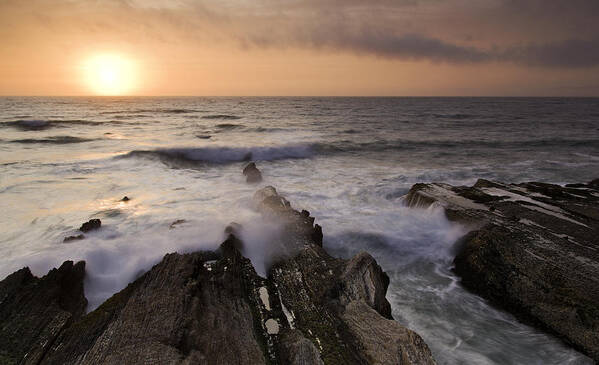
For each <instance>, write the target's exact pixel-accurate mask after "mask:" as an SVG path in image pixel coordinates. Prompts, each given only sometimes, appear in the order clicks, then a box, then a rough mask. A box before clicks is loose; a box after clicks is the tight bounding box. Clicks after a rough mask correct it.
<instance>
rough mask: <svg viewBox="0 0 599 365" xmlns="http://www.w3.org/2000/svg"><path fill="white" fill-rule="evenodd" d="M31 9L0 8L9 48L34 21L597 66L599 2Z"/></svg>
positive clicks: (426, 0)
mask: <svg viewBox="0 0 599 365" xmlns="http://www.w3.org/2000/svg"><path fill="white" fill-rule="evenodd" d="M30 1H31V3H29V2H28V3H29V6H30V7H31V9H30V10H27V12H23V13H14V11H13V12H11V9H12V10H14V9H18V8H24V7H26V6H25V5H24V4H25V2H20V1H16V0H5V1H4V2H3V1H1V0H0V24H2V23H4V24H5V25H4V28H5V29H3V26H2V25H0V34H1V33H2V31H3V30H4V31H5V33H7V34H6V36H5V37H4V38H5V39H14V41H15V42H17V41H18V42H21V41H20V40H18V39H17V38H16V36H11V33H8V32H10V29H16V25H15V22H16V20H14V19H22V17H23V16H28V15H27V14H36V18H35V20H34V21H37V22H39V23H43V26H44V27H48V28H49V29H48V31H47V32H46V33H47V34H48V37H49V35H51V34H53V35H55V34H61V31H62V33H64V34H76V35H78V34H83V33H86V32H87V33H89V34H92V33H93V34H94V35H95V36H96V37H98V38H102V39H105V40H106V41H109V40H110V38H111V37H114V34H118V38H119V40H127V39H129V40H130V42H131V43H136V42H139V40H140V39H142V40H147V39H154V40H158V41H160V42H173V43H175V42H182V40H185V41H186V42H189V41H191V42H190V43H191V44H193V43H195V44H197V45H198V47H202V46H205V45H208V44H209V43H213V44H219V45H220V44H225V43H227V42H229V43H230V42H237V43H238V44H241V45H242V46H244V47H260V48H263V47H271V48H273V47H276V48H291V47H293V48H312V49H320V50H322V51H323V52H327V51H335V52H337V51H342V52H350V53H357V54H364V55H374V56H378V57H385V58H393V59H406V60H428V61H432V62H446V63H456V64H472V63H484V62H504V63H505V62H508V63H514V64H519V65H525V66H528V67H550V68H585V67H595V66H599V21H597V19H599V0H570V1H562V0H477V1H466V0H445V1H441V0H372V1H367V2H365V1H363V0H286V1H280V0H254V1H251V2H248V1H245V0H243V1H242V0H227V1H218V0H178V1H174V0H171V1H166V0H164V1H161V0H103V1H102V2H98V1H96V0H30ZM32 4H33V5H32ZM109 8H112V10H110V11H109V10H107V9H109ZM7 24H8V25H7ZM67 27H68V28H67ZM26 28H27V29H26V32H31V31H32V29H34V27H33V26H31V25H29V24H28V25H27V27H26ZM109 29H112V32H109V31H108V30H109ZM23 33H24V32H17V31H15V34H16V35H19V34H23Z"/></svg>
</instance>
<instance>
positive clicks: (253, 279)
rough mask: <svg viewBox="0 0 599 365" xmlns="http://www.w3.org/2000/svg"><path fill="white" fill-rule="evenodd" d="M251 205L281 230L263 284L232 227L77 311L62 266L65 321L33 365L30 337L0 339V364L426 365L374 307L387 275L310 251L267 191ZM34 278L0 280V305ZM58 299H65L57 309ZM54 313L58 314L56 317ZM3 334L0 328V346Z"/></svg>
mask: <svg viewBox="0 0 599 365" xmlns="http://www.w3.org/2000/svg"><path fill="white" fill-rule="evenodd" d="M253 202H254V205H255V208H256V209H257V210H258V211H259V212H260V213H261V214H263V215H264V216H265V217H268V218H271V219H276V220H277V221H278V222H280V223H281V225H282V227H283V234H282V235H281V237H280V238H279V239H278V240H277V241H276V242H273V244H276V245H279V246H281V250H280V251H281V252H282V254H281V255H279V256H277V257H276V259H274V261H273V262H272V264H271V267H270V268H269V270H268V272H267V275H266V277H261V276H259V275H258V274H257V273H256V271H255V269H254V267H253V266H252V263H251V261H250V260H249V259H247V258H246V257H244V256H243V254H242V252H243V247H244V243H243V242H242V240H241V239H240V238H239V237H241V236H243V235H242V234H240V233H241V232H240V230H243V227H241V226H240V225H238V224H234V223H232V224H231V225H230V226H228V227H227V229H226V239H225V241H224V242H223V243H222V244H221V245H220V248H219V249H218V250H217V251H214V252H194V253H188V254H178V253H171V254H167V255H165V256H164V258H163V259H162V261H160V262H159V263H158V264H156V265H155V266H154V267H153V268H152V269H150V270H149V271H148V272H146V273H145V274H143V275H142V276H141V277H139V278H138V279H137V280H135V281H134V282H132V283H130V284H129V285H128V286H127V287H126V288H125V289H123V290H122V291H120V292H119V293H117V294H115V295H113V296H112V297H111V298H109V299H108V300H107V301H106V302H104V303H103V304H102V305H100V306H99V307H98V308H97V309H95V310H94V311H92V312H90V313H88V314H86V315H83V313H84V312H83V308H85V305H83V306H82V307H81V306H75V305H72V303H78V304H85V303H84V302H82V301H81V300H85V298H84V297H83V296H82V293H83V292H82V288H83V287H82V279H83V276H82V275H83V274H84V270H82V268H83V267H84V265H85V264H84V263H83V262H81V263H78V264H76V265H73V264H72V263H71V264H67V263H65V264H63V266H65V265H66V266H65V268H64V269H63V267H61V269H58V270H57V272H60V271H61V270H63V271H66V270H67V268H68V267H77V268H78V270H75V271H76V272H77V275H75V276H76V277H77V278H79V277H80V279H81V280H80V281H77V283H80V284H81V286H80V287H81V292H80V293H79V294H81V296H79V297H76V296H74V295H71V294H72V292H73V290H64V293H66V294H69V295H62V296H61V295H57V297H58V299H56V301H57V303H58V304H57V306H59V308H63V307H64V309H61V310H62V311H63V312H65V313H68V314H69V317H68V318H67V319H64V320H63V322H64V323H63V325H62V326H61V327H60V330H58V331H55V332H53V337H52V340H51V341H49V342H48V343H47V344H46V345H45V346H44V348H43V351H41V352H40V356H38V357H36V358H35V360H34V359H33V358H32V357H31V349H35V348H36V347H35V345H34V344H33V343H34V342H36V343H37V339H38V338H39V336H38V337H37V338H33V337H32V338H31V340H30V341H21V343H19V344H18V346H17V344H16V343H8V344H6V343H0V351H2V352H1V354H2V356H5V351H8V352H7V353H9V354H10V356H11V357H10V358H9V360H10V362H9V361H5V360H4V358H0V359H2V360H3V361H1V362H6V363H14V364H34V363H35V364H123V363H127V364H164V363H176V364H195V363H202V364H297V365H300V364H339V363H343V364H406V365H407V364H434V363H435V362H434V359H433V357H432V354H431V352H430V350H429V348H428V347H427V345H426V344H425V343H424V341H423V340H422V339H421V338H420V336H418V335H417V334H416V333H415V332H413V331H410V330H409V329H407V328H405V327H403V326H401V325H400V324H399V323H397V322H395V321H393V320H392V317H391V308H390V305H389V302H388V301H387V300H386V299H385V294H386V291H387V287H388V285H389V278H388V277H387V275H386V274H385V273H384V271H383V270H382V269H381V267H380V266H379V265H378V264H377V263H376V261H375V260H374V258H372V256H370V255H369V254H367V253H361V254H358V255H356V256H355V257H354V258H352V259H350V260H344V259H338V258H333V257H331V256H330V255H329V254H328V253H327V252H326V250H325V249H324V248H323V247H322V239H323V234H322V228H321V227H320V226H319V225H318V224H314V218H313V217H311V216H310V213H309V212H307V211H305V210H304V211H297V210H294V209H293V208H292V207H291V204H290V203H289V202H288V201H287V200H286V199H285V198H284V197H282V196H281V195H279V193H278V192H277V191H276V189H275V188H273V187H266V188H264V189H261V190H259V191H258V192H256V194H255V195H254V200H253ZM80 271H81V272H80ZM52 273H53V271H51V272H50V273H49V274H48V275H47V276H46V277H51V276H53V275H52ZM46 277H44V278H42V279H37V278H34V277H33V276H32V275H31V273H30V272H29V270H28V269H22V270H20V271H18V272H16V273H14V274H12V275H10V276H9V277H7V278H6V279H5V280H4V281H2V282H0V298H4V297H7V298H8V297H10V298H13V297H16V296H17V295H21V294H19V293H21V292H22V291H23V289H22V288H23V287H26V288H29V287H30V286H31V285H32V284H31V283H33V282H41V281H44V280H45V278H46ZM75 286H77V285H75ZM31 288H32V289H30V292H32V293H33V292H35V290H36V289H35V288H33V287H31ZM69 288H70V287H69ZM77 288H79V286H77ZM28 290H29V289H28ZM5 293H6V294H5ZM61 293H62V292H61ZM62 297H66V298H68V299H69V300H66V301H62V302H61V299H60V298H62ZM13 302H14V300H13ZM63 302H64V303H66V304H64V303H63ZM7 303H8V302H7ZM11 303H12V302H11ZM60 303H63V305H62V306H60V305H59V304H60ZM5 308H8V309H10V308H13V307H10V306H6V304H5V300H4V299H2V302H0V313H2V314H3V313H5ZM63 312H59V314H61V315H62V316H64V317H66V314H64V313H63ZM6 313H7V316H8V315H10V314H11V313H14V312H10V313H9V312H6ZM20 313H21V317H20V321H21V322H22V323H37V322H39V321H41V318H38V317H30V314H31V313H29V310H28V309H27V308H24V309H22V311H21V312H20ZM62 316H61V317H60V318H63V317H62ZM3 318H5V317H3ZM17 322H18V321H17ZM3 325H4V322H3ZM6 333H7V332H5V328H4V327H3V328H0V337H1V338H5V336H4V335H5V334H6ZM17 342H19V341H17ZM30 342H31V343H30ZM17 350H19V351H17ZM27 351H29V355H27V356H25V352H27ZM6 356H9V355H6ZM7 359H8V357H7Z"/></svg>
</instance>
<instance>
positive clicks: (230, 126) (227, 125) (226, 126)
mask: <svg viewBox="0 0 599 365" xmlns="http://www.w3.org/2000/svg"><path fill="white" fill-rule="evenodd" d="M215 127H216V128H219V129H239V128H243V127H244V126H243V125H241V124H231V123H221V124H217V125H215Z"/></svg>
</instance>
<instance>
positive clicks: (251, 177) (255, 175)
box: [243, 162, 262, 184]
mask: <svg viewBox="0 0 599 365" xmlns="http://www.w3.org/2000/svg"><path fill="white" fill-rule="evenodd" d="M243 175H245V177H246V179H245V181H246V182H247V183H250V184H254V183H259V182H260V181H262V173H261V172H260V170H258V168H257V167H256V164H255V163H253V162H250V163H249V164H248V165H247V166H246V167H244V169H243Z"/></svg>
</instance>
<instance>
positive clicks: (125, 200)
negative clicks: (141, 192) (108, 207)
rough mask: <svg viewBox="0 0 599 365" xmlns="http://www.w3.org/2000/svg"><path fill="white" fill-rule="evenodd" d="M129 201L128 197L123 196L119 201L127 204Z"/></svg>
mask: <svg viewBox="0 0 599 365" xmlns="http://www.w3.org/2000/svg"><path fill="white" fill-rule="evenodd" d="M129 200H131V199H129V197H128V196H125V197H123V199H121V201H122V202H128V201H129Z"/></svg>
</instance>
